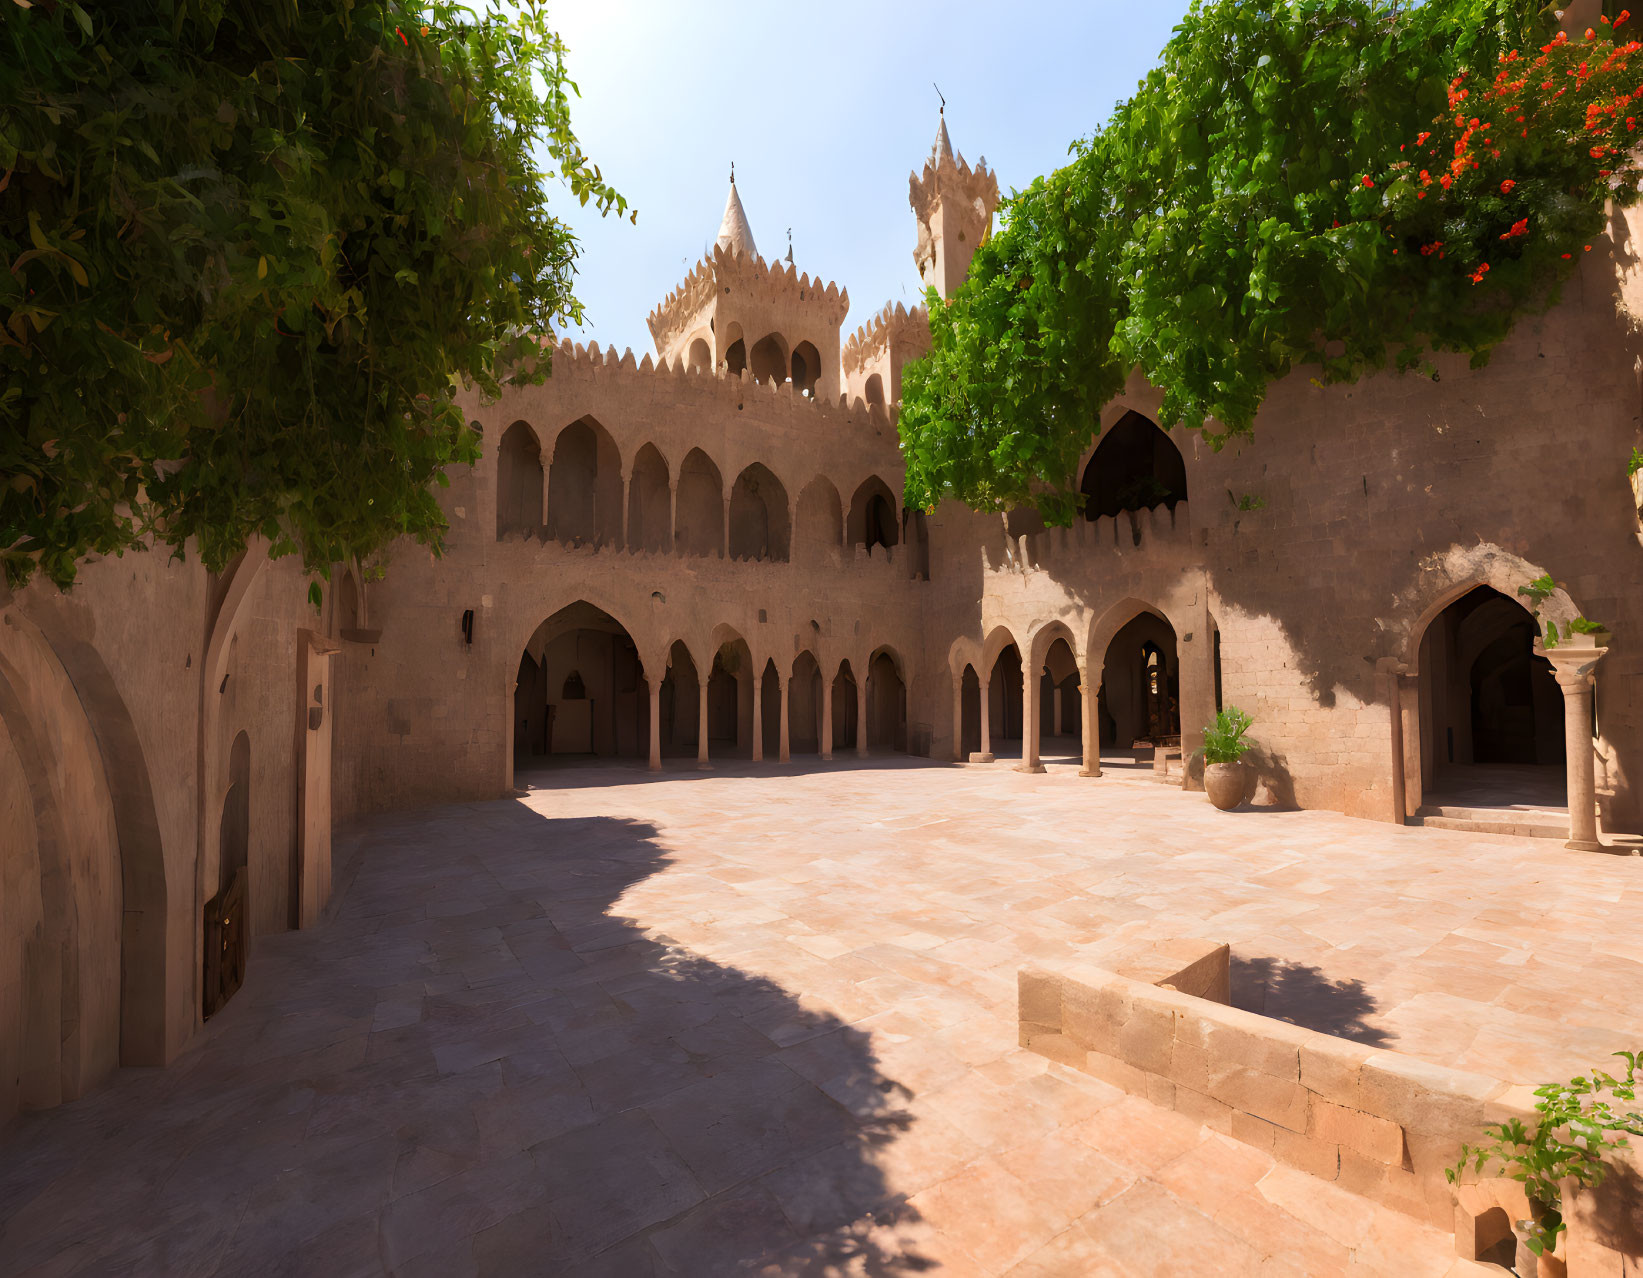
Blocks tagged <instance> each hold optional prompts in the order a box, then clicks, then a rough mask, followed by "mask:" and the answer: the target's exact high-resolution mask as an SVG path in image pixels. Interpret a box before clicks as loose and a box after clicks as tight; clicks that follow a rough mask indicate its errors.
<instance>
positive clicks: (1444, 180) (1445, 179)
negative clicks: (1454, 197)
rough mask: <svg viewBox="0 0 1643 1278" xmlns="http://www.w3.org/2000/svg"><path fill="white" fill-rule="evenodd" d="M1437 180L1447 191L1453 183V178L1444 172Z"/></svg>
mask: <svg viewBox="0 0 1643 1278" xmlns="http://www.w3.org/2000/svg"><path fill="white" fill-rule="evenodd" d="M1438 182H1439V184H1440V185H1441V186H1442V187H1443V189H1444V190H1445V191H1447V190H1448V189H1449V188H1450V187H1451V186H1453V185H1454V184H1455V179H1454V178H1452V177H1450V176H1449V175H1448V174H1447V173H1445V174H1444V175H1443V176H1442V177H1440V178H1439V179H1438Z"/></svg>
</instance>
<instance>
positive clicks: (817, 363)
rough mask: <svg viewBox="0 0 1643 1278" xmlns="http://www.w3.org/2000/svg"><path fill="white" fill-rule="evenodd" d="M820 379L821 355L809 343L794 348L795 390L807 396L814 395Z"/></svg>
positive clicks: (801, 343) (802, 343)
mask: <svg viewBox="0 0 1643 1278" xmlns="http://www.w3.org/2000/svg"><path fill="white" fill-rule="evenodd" d="M820 377H821V356H820V354H818V353H817V351H816V348H815V347H814V346H812V345H811V344H810V343H809V342H800V343H799V344H798V345H797V346H795V347H794V348H793V389H794V390H796V391H800V392H801V393H803V394H806V395H814V394H815V393H816V382H817V380H818V379H819V378H820Z"/></svg>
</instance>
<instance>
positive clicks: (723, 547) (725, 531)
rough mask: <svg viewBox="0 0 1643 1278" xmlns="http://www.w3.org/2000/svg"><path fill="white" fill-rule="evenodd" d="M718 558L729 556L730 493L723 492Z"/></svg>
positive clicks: (727, 557)
mask: <svg viewBox="0 0 1643 1278" xmlns="http://www.w3.org/2000/svg"><path fill="white" fill-rule="evenodd" d="M719 558H720V559H729V558H730V494H729V493H726V494H725V502H724V515H723V517H722V518H721V519H720V520H719Z"/></svg>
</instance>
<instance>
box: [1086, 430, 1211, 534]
mask: <svg viewBox="0 0 1643 1278" xmlns="http://www.w3.org/2000/svg"><path fill="white" fill-rule="evenodd" d="M1078 487H1079V491H1080V492H1081V493H1083V495H1084V518H1085V519H1091V520H1094V519H1100V518H1103V517H1105V516H1112V515H1117V514H1121V513H1122V512H1124V511H1129V510H1150V509H1152V508H1153V507H1155V506H1159V505H1163V506H1167V507H1169V509H1171V510H1174V509H1175V507H1176V506H1177V505H1178V504H1179V503H1181V502H1183V501H1185V500H1186V499H1187V466H1186V460H1185V459H1184V458H1183V457H1182V456H1181V450H1180V449H1179V448H1177V447H1176V445H1175V441H1174V440H1172V439H1171V438H1170V437H1169V436H1168V435H1166V434H1165V433H1164V432H1163V431H1162V430H1160V429H1159V428H1158V424H1157V423H1156V422H1154V421H1153V420H1152V419H1151V418H1150V417H1143V416H1142V415H1141V414H1140V413H1138V412H1135V411H1134V410H1133V409H1132V410H1131V411H1129V412H1127V413H1125V414H1124V415H1123V416H1122V417H1121V418H1119V419H1118V421H1117V422H1115V423H1114V424H1113V426H1112V427H1111V428H1110V429H1108V430H1106V431H1103V432H1102V436H1101V440H1100V442H1099V443H1098V444H1097V445H1096V448H1095V452H1094V453H1093V454H1092V455H1091V457H1090V460H1089V462H1088V464H1087V465H1086V466H1085V467H1084V474H1083V476H1082V477H1081V479H1080V480H1079V485H1078Z"/></svg>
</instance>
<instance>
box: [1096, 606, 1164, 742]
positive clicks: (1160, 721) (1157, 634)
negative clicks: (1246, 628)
mask: <svg viewBox="0 0 1643 1278" xmlns="http://www.w3.org/2000/svg"><path fill="white" fill-rule="evenodd" d="M1180 699H1181V677H1180V668H1179V663H1178V660H1177V653H1176V640H1175V628H1174V627H1173V626H1172V625H1170V623H1169V622H1168V621H1167V620H1165V619H1164V617H1163V616H1161V615H1160V614H1159V613H1156V612H1153V611H1152V610H1150V609H1147V610H1144V611H1142V612H1140V613H1139V614H1138V615H1137V616H1135V617H1132V618H1131V619H1130V620H1129V621H1128V622H1126V623H1125V624H1124V625H1123V626H1122V627H1121V628H1120V629H1119V630H1118V632H1117V633H1116V634H1114V635H1113V637H1112V640H1111V642H1110V643H1108V645H1107V650H1106V655H1105V657H1104V659H1103V662H1102V674H1101V692H1100V696H1099V698H1098V699H1097V714H1098V718H1099V724H1098V727H1099V732H1100V737H1099V740H1100V743H1101V746H1102V748H1103V749H1104V750H1107V749H1110V750H1111V751H1112V752H1114V753H1116V754H1118V755H1120V756H1124V755H1128V756H1129V757H1131V758H1133V759H1134V760H1136V761H1137V762H1138V763H1139V764H1141V765H1142V766H1146V767H1151V766H1152V758H1153V751H1154V750H1155V749H1156V748H1157V747H1160V746H1162V747H1164V748H1166V749H1167V748H1169V747H1172V746H1179V745H1180V742H1181V708H1180Z"/></svg>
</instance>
